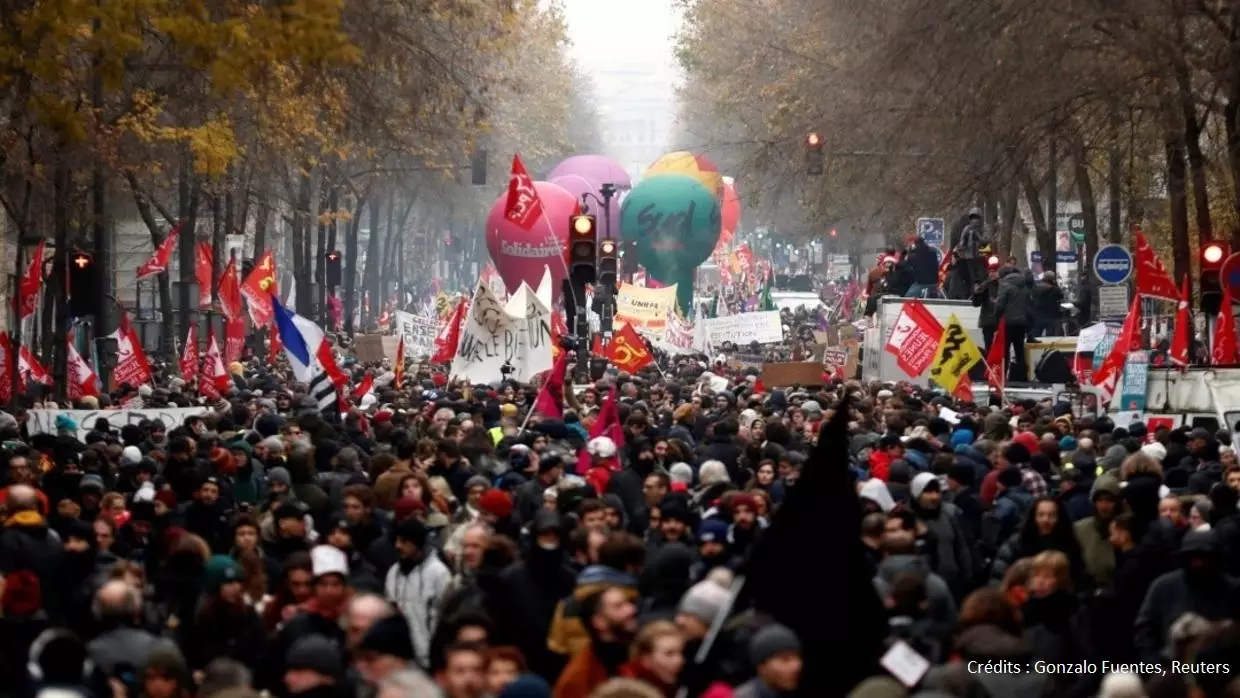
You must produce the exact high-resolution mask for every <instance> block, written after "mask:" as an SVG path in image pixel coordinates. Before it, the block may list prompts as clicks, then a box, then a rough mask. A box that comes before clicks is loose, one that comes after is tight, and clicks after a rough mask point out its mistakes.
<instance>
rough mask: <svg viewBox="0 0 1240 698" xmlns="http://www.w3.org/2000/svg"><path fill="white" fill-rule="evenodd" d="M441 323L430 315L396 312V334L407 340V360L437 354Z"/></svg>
mask: <svg viewBox="0 0 1240 698" xmlns="http://www.w3.org/2000/svg"><path fill="white" fill-rule="evenodd" d="M438 333H439V322H438V320H436V318H434V317H431V316H430V315H416V314H414V313H406V312H405V311H403V310H397V311H396V334H398V335H400V336H402V337H404V338H405V358H406V359H413V360H417V359H420V358H424V357H428V356H431V355H433V354H434V353H435V335H437V334H438Z"/></svg>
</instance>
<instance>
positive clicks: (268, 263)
mask: <svg viewBox="0 0 1240 698" xmlns="http://www.w3.org/2000/svg"><path fill="white" fill-rule="evenodd" d="M276 293H279V289H278V287H277V284H276V262H275V259H274V258H273V257H272V256H271V251H270V250H267V251H266V252H263V254H262V256H261V257H259V258H258V262H257V263H255V265H254V269H252V270H251V271H250V275H249V276H247V277H245V282H244V283H242V284H241V294H242V295H244V296H245V299H246V300H247V301H249V302H250V321H251V322H253V323H254V326H255V327H267V326H268V325H270V324H271V321H272V319H273V318H275V310H274V309H273V308H272V306H271V297H272V296H273V295H274V294H276Z"/></svg>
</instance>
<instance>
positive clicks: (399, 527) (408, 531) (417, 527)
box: [392, 519, 427, 549]
mask: <svg viewBox="0 0 1240 698" xmlns="http://www.w3.org/2000/svg"><path fill="white" fill-rule="evenodd" d="M426 536H427V532H426V525H425V524H423V523H422V522H421V521H418V520H417V519H405V520H404V521H401V522H400V523H398V524H396V526H395V527H393V529H392V538H393V539H400V540H407V541H409V542H410V543H413V544H414V545H416V546H417V547H418V548H419V549H421V548H424V547H426Z"/></svg>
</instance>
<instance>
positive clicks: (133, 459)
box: [121, 446, 142, 465]
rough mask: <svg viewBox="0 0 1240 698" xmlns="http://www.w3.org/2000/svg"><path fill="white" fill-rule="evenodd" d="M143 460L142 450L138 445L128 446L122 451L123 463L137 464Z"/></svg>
mask: <svg viewBox="0 0 1240 698" xmlns="http://www.w3.org/2000/svg"><path fill="white" fill-rule="evenodd" d="M141 462H142V451H140V450H139V449H138V447H137V446H126V447H125V450H123V451H121V465H137V464H138V463H141Z"/></svg>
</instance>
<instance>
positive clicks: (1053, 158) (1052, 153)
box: [1039, 136, 1059, 272]
mask: <svg viewBox="0 0 1240 698" xmlns="http://www.w3.org/2000/svg"><path fill="white" fill-rule="evenodd" d="M1047 152H1048V155H1047V160H1048V163H1049V165H1048V166H1049V167H1050V173H1049V174H1047V175H1046V227H1047V233H1048V234H1049V235H1050V246H1051V249H1053V250H1054V251H1055V255H1054V257H1053V259H1054V261H1052V262H1043V265H1042V268H1043V269H1044V270H1045V271H1049V272H1058V271H1059V141H1058V140H1057V139H1056V138H1055V137H1054V136H1051V138H1050V143H1049V145H1048V146H1047ZM1039 240H1041V238H1039ZM1042 257H1043V259H1046V258H1047V257H1046V250H1045V249H1043V250H1042Z"/></svg>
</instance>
